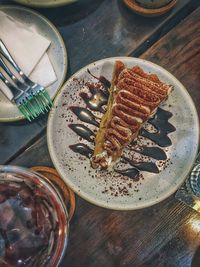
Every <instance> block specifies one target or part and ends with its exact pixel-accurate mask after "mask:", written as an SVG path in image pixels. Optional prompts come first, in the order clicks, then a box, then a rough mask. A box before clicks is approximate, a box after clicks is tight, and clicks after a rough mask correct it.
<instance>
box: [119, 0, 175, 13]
mask: <svg viewBox="0 0 200 267" xmlns="http://www.w3.org/2000/svg"><path fill="white" fill-rule="evenodd" d="M124 3H125V4H126V6H127V7H128V8H130V9H131V10H132V11H134V12H135V13H137V14H139V15H142V16H145V17H156V16H161V15H163V14H165V13H167V12H168V11H170V10H171V9H172V8H173V7H174V6H175V5H176V3H177V0H172V1H171V2H170V3H169V4H167V5H165V6H162V7H159V8H145V7H143V6H141V5H140V4H139V3H137V2H136V1H135V0H124Z"/></svg>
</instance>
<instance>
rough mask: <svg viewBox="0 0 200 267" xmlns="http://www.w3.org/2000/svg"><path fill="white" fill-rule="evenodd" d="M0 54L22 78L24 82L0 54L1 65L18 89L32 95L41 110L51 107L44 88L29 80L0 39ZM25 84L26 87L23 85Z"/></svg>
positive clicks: (47, 109)
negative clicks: (12, 71)
mask: <svg viewBox="0 0 200 267" xmlns="http://www.w3.org/2000/svg"><path fill="white" fill-rule="evenodd" d="M0 54H1V55H3V56H4V57H5V58H6V59H7V60H8V61H9V62H10V64H11V65H12V66H13V68H14V69H15V70H16V71H17V72H18V74H19V75H20V77H21V78H22V80H23V81H24V84H23V83H22V82H21V81H19V80H18V79H17V78H16V77H15V76H14V75H13V73H11V71H10V70H9V69H8V68H7V66H6V64H5V62H4V61H3V59H2V56H1V66H2V67H3V69H4V70H5V71H6V73H7V74H8V75H9V77H10V78H11V79H12V80H13V81H14V82H15V84H16V85H17V86H18V87H19V89H20V90H22V91H25V92H26V93H27V94H29V95H32V97H34V98H35V99H36V102H37V103H38V105H39V106H40V110H41V112H44V111H47V112H48V111H49V110H50V109H51V107H52V100H51V98H50V96H49V94H48V92H47V91H46V90H45V88H44V87H43V86H41V85H39V84H37V83H34V82H33V81H31V80H30V79H29V78H28V77H27V76H26V75H25V74H24V73H23V71H22V70H21V69H20V67H19V66H18V64H17V63H16V62H15V61H14V59H13V58H12V56H11V54H10V53H9V51H8V49H7V48H6V46H5V44H4V43H3V41H2V40H1V39H0ZM25 86H26V87H25Z"/></svg>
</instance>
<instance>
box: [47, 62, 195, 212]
mask: <svg viewBox="0 0 200 267" xmlns="http://www.w3.org/2000/svg"><path fill="white" fill-rule="evenodd" d="M118 59H119V60H121V61H122V62H124V64H125V65H126V66H127V67H132V66H135V65H139V66H140V67H142V68H143V69H144V70H145V71H146V72H150V73H155V74H157V75H158V77H159V78H160V79H161V80H162V81H163V82H166V83H168V84H172V85H173V86H174V90H173V92H172V93H171V94H170V96H169V98H168V100H167V101H166V102H165V104H163V106H162V108H163V109H164V110H167V111H170V112H171V113H172V114H173V116H172V117H170V118H169V122H170V124H172V125H173V126H174V127H175V128H176V130H175V129H174V128H173V127H172V129H174V130H175V131H171V132H170V133H169V134H168V137H169V138H170V140H171V142H172V145H169V146H167V147H164V148H163V147H162V148H161V149H162V150H163V151H165V153H166V155H167V160H165V161H162V160H160V161H156V164H157V165H158V166H161V168H162V171H160V173H150V172H144V171H143V172H141V175H142V177H141V178H140V179H139V181H134V180H133V179H131V178H128V177H124V176H120V175H116V172H115V171H99V170H94V169H92V168H91V166H90V161H89V159H88V158H87V157H86V156H84V155H80V154H78V153H75V152H73V151H72V150H71V148H70V147H69V146H71V145H74V144H77V143H84V144H86V145H87V146H89V147H90V148H91V149H93V148H94V144H93V143H92V142H88V141H85V140H84V139H83V138H82V139H81V138H79V136H78V135H77V134H76V133H75V132H74V131H73V130H72V128H73V127H71V125H70V124H84V126H86V127H87V128H89V129H90V130H91V131H93V130H95V127H96V126H94V125H91V124H88V123H85V122H82V121H81V120H79V119H78V118H77V116H76V115H75V113H74V112H72V109H73V108H72V107H74V106H76V107H78V108H79V107H86V105H85V102H84V101H83V96H84V94H83V92H87V93H88V91H89V89H88V88H89V86H90V84H91V83H94V82H95V83H96V82H97V79H96V78H94V77H93V76H91V74H92V75H94V76H96V77H100V76H104V77H105V78H106V79H107V80H109V81H110V80H111V78H112V71H113V66H114V63H115V61H116V60H118ZM88 70H89V71H88ZM90 73H91V74H90ZM87 82H89V83H87ZM97 88H98V87H97ZM81 92H82V97H81V96H80V93H81ZM92 113H93V114H94V115H95V116H99V114H98V113H96V112H93V111H92ZM69 126H70V127H71V128H70V127H69ZM96 130H97V128H96ZM151 130H152V129H150V131H151ZM153 131H154V130H153ZM47 139H48V148H49V152H50V155H51V158H52V161H53V163H54V165H55V167H56V169H57V171H58V172H59V174H60V176H61V177H62V178H63V180H64V181H65V182H66V183H67V184H68V185H69V186H70V187H71V189H72V190H74V191H75V192H76V193H77V194H79V195H80V196H81V197H83V198H84V199H86V200H88V201H89V202H91V203H93V204H96V205H99V206H102V207H105V208H110V209H116V210H134V209H140V208H144V207H148V206H151V205H154V204H156V203H158V202H160V201H162V200H163V199H165V198H167V197H168V196H170V195H171V194H173V193H174V192H175V191H176V190H177V189H178V188H179V187H180V185H181V184H182V183H183V181H184V179H185V178H186V176H187V174H188V173H189V171H190V169H191V167H192V164H193V162H194V160H195V157H196V154H197V149H198V142H199V121H198V115H197V112H196V109H195V106H194V103H193V101H192V99H191V97H190V95H189V94H188V92H187V90H186V89H185V88H184V86H183V85H182V84H181V83H180V82H179V81H178V80H177V79H176V78H175V77H174V76H173V75H172V74H170V73H169V72H168V71H167V70H165V69H163V68H162V67H160V66H158V65H156V64H153V63H151V62H149V61H146V60H143V59H138V58H129V57H119V58H118V57H117V58H107V59H103V60H100V61H97V62H94V63H92V64H90V65H88V66H86V67H84V68H83V69H81V70H80V71H78V72H77V73H76V74H75V75H73V76H72V77H71V78H70V79H69V80H68V81H67V82H66V83H65V84H64V86H63V87H62V89H61V91H60V92H59V94H58V95H57V97H56V99H55V102H54V108H53V109H52V111H51V112H50V114H49V120H48V127H47ZM141 142H146V145H147V147H148V146H152V143H151V142H149V141H148V140H147V141H145V140H144V141H141ZM83 154H84V153H83ZM188 155H189V156H188ZM134 157H135V154H134ZM143 160H144V161H145V160H146V159H145V157H144V158H143Z"/></svg>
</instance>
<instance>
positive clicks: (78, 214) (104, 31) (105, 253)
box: [0, 0, 200, 267]
mask: <svg viewBox="0 0 200 267" xmlns="http://www.w3.org/2000/svg"><path fill="white" fill-rule="evenodd" d="M8 3H10V1H3V0H0V4H8ZM199 4H200V3H199V1H197V0H194V1H190V0H179V1H178V3H177V5H176V7H175V8H174V9H173V10H172V11H171V12H169V13H168V14H166V15H163V16H161V17H158V18H144V17H140V16H138V15H136V14H134V13H132V12H131V11H130V10H128V9H127V7H126V6H125V5H124V4H123V3H122V1H121V0H105V1H102V0H96V1H93V0H85V1H84V3H83V2H81V3H76V4H73V5H71V6H66V7H62V8H56V9H52V10H47V9H44V10H39V12H41V13H42V14H44V15H45V16H47V17H48V18H49V19H50V20H51V21H52V22H54V23H55V25H56V26H57V27H58V29H59V31H60V33H61V34H62V36H63V39H64V41H65V43H66V47H67V49H68V56H69V70H68V74H67V77H69V76H70V75H71V74H73V73H74V72H75V71H77V70H78V69H80V68H81V67H83V66H85V65H86V64H88V63H90V62H92V61H94V60H98V59H101V58H105V57H110V56H119V55H120V56H137V57H141V58H145V59H148V60H150V61H152V62H155V63H157V64H159V65H161V66H163V67H164V68H166V69H167V70H169V71H170V72H172V73H173V74H174V75H175V76H176V77H177V78H178V79H179V80H180V81H181V82H182V83H183V84H184V85H185V87H186V88H187V90H188V92H189V93H190V95H191V96H192V98H193V100H194V103H195V105H196V108H197V111H198V113H199V115H200V104H199V103H200V87H199V85H200V7H198V6H199ZM45 128H46V119H45V120H41V121H38V120H37V121H35V122H34V123H31V124H30V123H28V122H17V123H0V149H1V150H0V151H1V153H0V164H15V165H20V166H26V167H31V166H35V165H46V166H53V164H52V162H51V159H50V156H49V153H48V149H47V144H46V132H45ZM67 266H70V267H84V266H85V267H90V266H92V267H112V266H113V267H118V266H120V267H121V266H129V267H140V266H144V267H151V266H152V267H159V266H165V267H189V266H192V267H199V266H200V214H198V213H197V212H195V211H194V210H192V209H190V208H189V207H187V206H186V205H184V204H182V203H180V202H179V201H178V200H176V199H175V198H174V196H171V197H169V198H168V199H166V200H165V201H163V202H161V203H159V204H157V205H154V206H152V207H150V208H146V209H142V210H138V211H126V212H119V211H110V210H106V209H103V208H99V207H96V206H94V205H92V204H90V203H88V202H86V201H84V200H83V199H81V198H79V197H78V196H76V211H75V215H74V218H73V220H72V221H71V225H70V237H69V244H68V248H67V253H66V255H65V257H64V259H63V261H62V263H61V267H67Z"/></svg>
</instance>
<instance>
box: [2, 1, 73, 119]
mask: <svg viewBox="0 0 200 267" xmlns="http://www.w3.org/2000/svg"><path fill="white" fill-rule="evenodd" d="M13 8H14V9H19V10H25V11H28V12H30V13H32V14H34V15H35V16H38V17H39V18H40V19H41V20H43V21H44V22H45V23H46V24H47V25H48V26H49V27H50V28H51V29H52V30H53V31H54V32H55V34H56V35H57V37H58V40H59V43H60V45H61V47H62V49H63V60H64V64H63V65H64V69H63V75H62V78H61V79H60V83H59V85H58V89H57V90H55V94H54V96H53V98H52V99H54V98H55V96H56V94H57V93H58V91H59V90H60V89H61V87H62V85H63V83H64V80H65V77H66V73H67V68H68V61H67V58H68V56H67V49H66V46H65V43H64V41H63V38H62V36H61V34H60V33H59V31H58V30H57V28H56V27H55V26H54V25H53V24H52V23H51V22H50V21H49V20H48V19H47V18H46V17H44V16H43V15H41V14H40V13H39V12H37V11H34V10H32V9H30V8H27V7H22V6H16V5H2V6H0V10H2V11H3V9H13ZM21 120H25V117H24V116H23V115H22V116H17V117H10V118H1V117H0V122H16V121H21Z"/></svg>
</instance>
